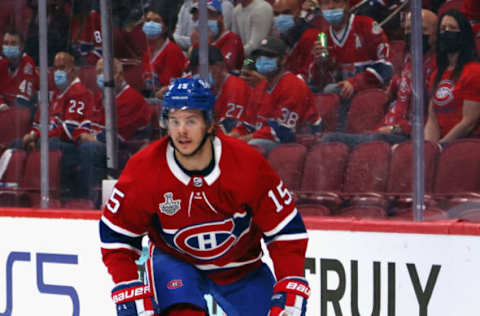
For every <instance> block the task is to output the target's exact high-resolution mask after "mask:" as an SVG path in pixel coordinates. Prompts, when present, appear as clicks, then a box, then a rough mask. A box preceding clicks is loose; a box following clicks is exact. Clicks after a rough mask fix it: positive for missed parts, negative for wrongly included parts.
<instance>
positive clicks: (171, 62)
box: [143, 5, 187, 97]
mask: <svg viewBox="0 0 480 316" xmlns="http://www.w3.org/2000/svg"><path fill="white" fill-rule="evenodd" d="M166 14H167V12H166V11H165V10H164V9H163V8H162V7H161V6H159V5H152V6H150V7H149V9H148V10H147V14H146V15H145V23H144V24H143V32H144V33H145V35H146V37H147V40H148V43H149V46H148V48H147V51H146V52H145V55H144V56H143V80H144V82H145V87H146V92H145V93H146V94H147V95H148V96H151V97H161V96H162V95H163V91H164V90H165V89H166V88H167V86H168V84H169V83H170V80H171V79H173V78H177V77H180V76H181V75H182V72H183V70H184V68H185V63H186V61H187V60H186V58H185V56H184V55H183V53H182V50H181V49H180V47H178V45H177V44H175V43H174V42H173V41H171V40H170V39H169V30H168V27H167V24H166V22H165V21H166V18H167V17H166Z"/></svg>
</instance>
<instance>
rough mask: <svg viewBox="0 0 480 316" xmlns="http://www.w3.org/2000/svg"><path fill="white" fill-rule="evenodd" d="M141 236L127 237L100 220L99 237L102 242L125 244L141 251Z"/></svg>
mask: <svg viewBox="0 0 480 316" xmlns="http://www.w3.org/2000/svg"><path fill="white" fill-rule="evenodd" d="M142 238H143V237H142V236H138V237H129V236H125V235H122V234H119V233H117V232H115V231H113V230H112V229H110V227H108V226H107V225H105V223H103V222H100V239H101V241H102V243H104V244H125V245H128V246H129V247H131V248H135V249H138V250H140V251H141V249H142Z"/></svg>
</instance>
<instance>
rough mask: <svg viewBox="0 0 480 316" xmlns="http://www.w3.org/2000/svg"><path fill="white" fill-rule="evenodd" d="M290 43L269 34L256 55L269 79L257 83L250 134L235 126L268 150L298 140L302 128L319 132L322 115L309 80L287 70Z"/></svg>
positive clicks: (250, 113) (250, 109)
mask: <svg viewBox="0 0 480 316" xmlns="http://www.w3.org/2000/svg"><path fill="white" fill-rule="evenodd" d="M286 52H287V46H286V45H285V43H284V42H283V41H282V40H281V39H279V38H276V37H272V36H267V37H266V38H264V39H263V40H262V41H261V42H260V46H259V48H257V49H256V50H255V51H254V52H253V54H252V56H253V57H254V59H255V67H256V69H257V71H258V72H259V73H260V74H262V75H264V76H265V78H266V79H265V80H264V81H262V82H260V83H259V84H257V86H256V87H255V88H254V89H253V91H252V95H251V103H250V104H249V106H248V111H247V122H245V124H244V125H246V126H247V127H249V128H250V129H251V130H250V132H249V133H248V134H245V133H243V132H242V131H241V130H240V129H238V128H237V129H235V130H234V132H233V133H232V134H233V135H235V136H237V137H239V138H241V139H243V140H245V141H247V142H248V143H249V144H251V145H256V146H261V147H263V148H264V149H265V150H266V151H267V152H269V151H270V150H271V149H273V148H274V147H275V146H277V145H278V144H279V143H287V142H293V141H295V135H296V133H297V132H300V131H302V132H303V131H309V132H317V131H319V128H320V123H321V118H320V115H319V113H318V111H317V109H316V107H315V106H314V104H313V94H312V92H311V91H310V88H308V86H307V84H306V83H305V82H304V81H303V80H302V79H300V78H299V77H297V76H296V75H295V74H293V73H291V72H289V71H287V70H285V67H284V66H285V61H286Z"/></svg>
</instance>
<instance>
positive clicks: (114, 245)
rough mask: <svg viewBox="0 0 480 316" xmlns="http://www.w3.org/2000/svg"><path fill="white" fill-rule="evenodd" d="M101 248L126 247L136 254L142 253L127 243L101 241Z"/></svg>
mask: <svg viewBox="0 0 480 316" xmlns="http://www.w3.org/2000/svg"><path fill="white" fill-rule="evenodd" d="M102 248H103V249H106V250H113V249H122V248H123V249H128V250H132V251H134V252H135V253H136V254H138V255H142V251H141V250H138V249H137V248H135V247H132V246H130V245H128V244H122V243H102Z"/></svg>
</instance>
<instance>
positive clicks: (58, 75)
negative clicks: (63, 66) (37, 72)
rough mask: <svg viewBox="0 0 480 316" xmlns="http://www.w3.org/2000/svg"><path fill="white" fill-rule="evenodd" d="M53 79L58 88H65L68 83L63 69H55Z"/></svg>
mask: <svg viewBox="0 0 480 316" xmlns="http://www.w3.org/2000/svg"><path fill="white" fill-rule="evenodd" d="M53 79H54V80H55V85H56V86H57V87H58V88H60V89H61V88H65V87H66V86H67V84H68V79H67V73H66V72H65V71H63V70H57V71H55V73H54V74H53Z"/></svg>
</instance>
